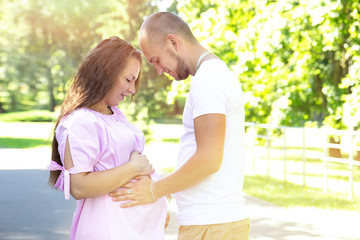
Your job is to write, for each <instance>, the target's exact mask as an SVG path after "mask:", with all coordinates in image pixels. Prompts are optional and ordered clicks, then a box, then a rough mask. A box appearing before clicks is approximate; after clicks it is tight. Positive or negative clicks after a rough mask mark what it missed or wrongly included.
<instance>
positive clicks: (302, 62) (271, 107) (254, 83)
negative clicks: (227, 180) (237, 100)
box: [178, 0, 360, 128]
mask: <svg viewBox="0 0 360 240" xmlns="http://www.w3.org/2000/svg"><path fill="white" fill-rule="evenodd" d="M359 6H360V1H358V0H356V1H347V0H341V1H340V0H338V1H335V0H319V1H310V0H307V1H306V0H303V1H300V0H285V1H266V0H241V1H233V0H228V1H213V0H206V1H201V2H200V1H196V0H187V1H182V4H181V5H178V11H179V13H180V15H182V16H183V17H184V18H185V20H187V21H188V22H189V23H190V25H191V28H192V29H194V32H195V35H196V36H197V37H198V38H199V40H201V42H202V43H203V44H204V45H206V46H208V47H209V48H210V49H212V51H213V52H214V53H215V54H217V55H218V56H220V57H221V58H222V59H223V60H224V61H225V62H226V63H228V65H229V66H230V67H231V68H232V69H233V70H234V72H235V73H236V74H237V76H238V78H239V81H240V82H241V83H242V85H243V89H244V91H245V95H246V98H247V104H246V117H247V121H256V122H270V123H272V124H275V125H278V124H284V125H290V126H296V125H302V124H304V122H306V121H317V122H319V123H322V122H323V121H324V119H325V123H327V124H329V125H331V126H333V127H337V128H341V127H345V125H346V124H345V122H348V121H347V120H346V119H347V118H348V117H347V116H348V115H349V114H350V115H351V116H355V115H356V114H358V115H359V113H358V112H359V111H360V110H359V107H358V105H359V104H354V102H356V101H357V100H358V99H359V95H358V94H359V84H360V82H359V55H360V53H359V46H360V45H359V22H360V15H359V8H358V7H359ZM219 81H220V80H219ZM351 101H352V103H350V102H351ZM344 104H345V105H346V106H348V107H349V108H351V109H350V110H347V112H346V114H347V115H346V114H345V115H346V116H345V115H344V113H343V109H344ZM355 105H357V107H355ZM355 118H356V117H353V119H355ZM358 119H359V118H358ZM354 121H355V122H356V123H355V125H356V124H359V122H358V121H359V120H357V121H356V120H354Z"/></svg>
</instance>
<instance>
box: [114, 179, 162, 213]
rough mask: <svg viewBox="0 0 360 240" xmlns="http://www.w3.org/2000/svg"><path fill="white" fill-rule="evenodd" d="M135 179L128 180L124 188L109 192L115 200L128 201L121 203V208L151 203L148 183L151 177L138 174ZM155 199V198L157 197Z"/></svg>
mask: <svg viewBox="0 0 360 240" xmlns="http://www.w3.org/2000/svg"><path fill="white" fill-rule="evenodd" d="M135 179H136V180H138V181H137V182H128V183H126V184H125V185H123V188H124V189H122V190H118V191H113V192H111V193H110V194H109V195H110V197H112V200H113V201H115V202H119V201H129V202H126V203H123V204H121V205H120V206H121V207H122V208H128V207H133V206H136V205H143V204H149V203H153V199H152V196H151V193H150V184H151V183H152V179H151V178H150V177H149V176H139V177H137V178H135ZM155 200H157V198H156V199H155Z"/></svg>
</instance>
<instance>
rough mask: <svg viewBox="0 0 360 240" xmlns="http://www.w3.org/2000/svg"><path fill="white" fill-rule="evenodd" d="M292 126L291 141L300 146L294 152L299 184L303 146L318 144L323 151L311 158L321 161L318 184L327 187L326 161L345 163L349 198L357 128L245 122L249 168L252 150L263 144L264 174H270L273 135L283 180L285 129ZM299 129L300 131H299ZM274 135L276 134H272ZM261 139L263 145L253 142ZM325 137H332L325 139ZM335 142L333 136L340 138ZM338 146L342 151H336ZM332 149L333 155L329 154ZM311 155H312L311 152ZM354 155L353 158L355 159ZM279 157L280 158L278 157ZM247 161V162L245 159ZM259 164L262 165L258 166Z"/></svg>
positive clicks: (305, 154)
mask: <svg viewBox="0 0 360 240" xmlns="http://www.w3.org/2000/svg"><path fill="white" fill-rule="evenodd" d="M294 130H296V133H297V134H296V135H299V136H295V137H294V136H292V138H293V139H292V141H294V139H295V141H296V144H297V146H299V147H300V148H301V154H298V156H299V157H301V159H302V160H301V162H302V171H301V174H302V185H303V186H304V187H305V186H306V178H307V172H306V164H307V160H308V159H309V157H310V156H309V151H308V150H307V149H308V148H309V147H314V146H316V147H320V148H322V149H323V152H322V153H320V154H319V155H318V156H315V158H317V159H319V160H321V161H322V162H323V171H322V175H323V184H322V188H323V189H324V192H325V193H327V191H328V178H329V172H328V165H329V163H330V162H333V163H339V164H345V165H347V166H348V197H349V199H353V195H354V187H353V186H354V166H360V161H359V160H360V159H357V158H360V146H359V143H360V131H351V130H334V129H330V128H322V129H312V128H293V127H284V126H277V127H272V126H270V125H269V124H256V123H249V122H247V123H246V134H247V139H246V143H247V144H246V145H247V149H248V150H250V151H249V152H248V153H249V154H248V158H250V159H249V160H250V163H251V167H250V169H251V172H252V174H254V173H255V172H256V168H257V166H256V153H257V150H256V149H257V148H258V147H261V148H265V149H266V157H265V158H266V162H267V163H266V174H267V176H268V177H269V176H270V170H271V158H272V157H271V155H272V153H271V151H272V150H271V149H273V146H271V142H272V140H274V139H275V138H276V139H277V143H278V146H279V141H282V143H281V145H282V146H281V148H282V149H281V150H282V160H283V177H284V182H285V183H286V182H287V181H288V180H287V176H288V170H287V164H288V161H289V159H287V158H288V157H287V154H288V150H289V140H288V139H287V138H288V137H289V134H288V132H289V131H293V132H294ZM300 132H301V134H299V133H300ZM274 136H276V137H274ZM260 139H263V141H265V146H263V145H257V144H256V143H257V142H258V141H259V140H260ZM329 139H332V141H330V142H329ZM340 139H341V141H340V142H339V143H336V140H340ZM340 150H341V151H342V153H343V154H339V152H340ZM334 153H335V155H333V154H334ZM311 158H314V156H311ZM355 159H356V160H355ZM279 160H280V159H279ZM248 163H249V162H248ZM262 167H263V166H262Z"/></svg>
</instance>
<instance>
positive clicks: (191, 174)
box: [153, 154, 221, 198]
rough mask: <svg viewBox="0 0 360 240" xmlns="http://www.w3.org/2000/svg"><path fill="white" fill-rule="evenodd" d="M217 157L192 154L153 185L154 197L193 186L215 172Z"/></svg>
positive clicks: (216, 169)
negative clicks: (182, 163)
mask: <svg viewBox="0 0 360 240" xmlns="http://www.w3.org/2000/svg"><path fill="white" fill-rule="evenodd" d="M217 161H221V160H219V159H213V158H210V157H209V156H201V155H200V154H194V155H193V156H192V157H191V158H190V159H189V160H188V161H187V162H186V163H185V164H184V165H183V166H182V167H181V168H179V169H178V170H177V171H175V172H174V173H172V174H170V175H169V176H167V177H165V178H163V179H161V180H159V181H157V182H155V183H154V185H153V191H154V195H155V196H156V198H160V197H163V196H166V195H169V194H172V193H176V192H180V191H183V190H185V189H188V188H190V187H193V186H195V185H197V184H198V183H200V182H201V181H203V180H204V179H206V178H207V177H209V176H211V175H212V174H214V173H216V172H217V171H218V170H219V168H218V167H217V166H218V165H217V164H214V163H216V162H217Z"/></svg>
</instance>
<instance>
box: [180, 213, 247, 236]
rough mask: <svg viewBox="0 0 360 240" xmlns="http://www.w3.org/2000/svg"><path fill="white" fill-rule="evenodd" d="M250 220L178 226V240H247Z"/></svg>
mask: <svg viewBox="0 0 360 240" xmlns="http://www.w3.org/2000/svg"><path fill="white" fill-rule="evenodd" d="M249 231H250V220H249V219H248V218H247V219H244V220H241V221H238V222H230V223H220V224H211V225H190V226H180V228H179V236H178V240H248V239H249Z"/></svg>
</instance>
